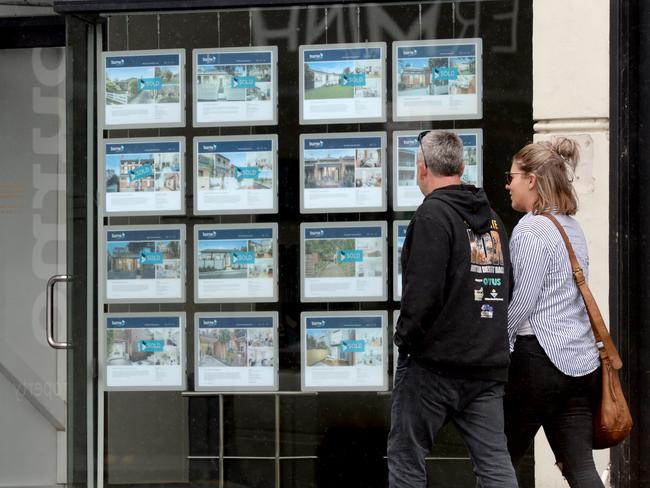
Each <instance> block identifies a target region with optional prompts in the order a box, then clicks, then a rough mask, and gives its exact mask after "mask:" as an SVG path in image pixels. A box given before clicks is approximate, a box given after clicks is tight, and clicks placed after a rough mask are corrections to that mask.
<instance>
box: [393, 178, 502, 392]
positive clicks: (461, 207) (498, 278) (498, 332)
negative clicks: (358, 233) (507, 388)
mask: <svg viewBox="0 0 650 488" xmlns="http://www.w3.org/2000/svg"><path fill="white" fill-rule="evenodd" d="M401 262H402V273H403V274H402V300H401V309H400V318H399V321H398V324H397V327H396V332H395V345H397V346H398V347H399V348H400V352H405V353H409V354H411V355H412V356H413V357H414V358H415V360H417V361H419V362H421V363H422V364H424V365H426V366H427V367H430V368H431V369H432V370H434V371H436V372H438V373H440V374H445V375H448V376H455V377H462V378H478V379H488V380H497V381H505V380H506V378H507V367H508V363H509V350H508V338H507V307H508V292H509V289H510V287H509V283H510V257H509V254H508V238H507V234H506V233H505V229H504V227H503V224H502V223H501V220H500V219H499V217H498V216H497V215H496V213H494V211H493V210H492V209H491V208H490V205H489V202H488V200H487V196H486V195H485V192H484V191H483V190H482V189H479V188H475V187H473V186H468V185H453V186H447V187H444V188H440V189H437V190H435V191H433V192H432V193H431V194H429V195H427V197H426V198H425V199H424V202H423V203H422V205H421V206H420V207H419V208H418V210H417V211H416V213H415V216H414V217H413V219H412V220H411V222H410V224H409V227H408V230H407V233H406V239H405V241H404V246H403V248H402V257H401Z"/></svg>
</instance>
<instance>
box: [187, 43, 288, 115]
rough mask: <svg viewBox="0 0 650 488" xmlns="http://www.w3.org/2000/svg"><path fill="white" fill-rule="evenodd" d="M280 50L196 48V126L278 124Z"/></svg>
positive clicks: (271, 48)
mask: <svg viewBox="0 0 650 488" xmlns="http://www.w3.org/2000/svg"><path fill="white" fill-rule="evenodd" d="M277 52H278V51H277V47H274V46H273V47H254V48H224V49H209V50H205V49H195V50H194V51H193V58H194V126H195V127H201V126H228V125H245V126H250V125H261V124H262V125H273V124H277V110H276V109H277V95H276V93H277Z"/></svg>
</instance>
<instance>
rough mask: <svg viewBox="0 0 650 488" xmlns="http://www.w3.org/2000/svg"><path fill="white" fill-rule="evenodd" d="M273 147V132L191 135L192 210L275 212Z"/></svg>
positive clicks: (203, 211) (275, 187)
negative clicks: (258, 134) (192, 166)
mask: <svg viewBox="0 0 650 488" xmlns="http://www.w3.org/2000/svg"><path fill="white" fill-rule="evenodd" d="M276 148H277V136H276V135H271V136H229V137H200V138H195V139H194V151H195V153H194V185H195V189H194V212H195V213H196V214H215V213H219V214H224V213H240V214H250V213H275V212H277V209H278V198H277V197H278V190H277V151H276Z"/></svg>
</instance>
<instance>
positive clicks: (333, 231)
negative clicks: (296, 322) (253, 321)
mask: <svg viewBox="0 0 650 488" xmlns="http://www.w3.org/2000/svg"><path fill="white" fill-rule="evenodd" d="M301 235H302V239H301V243H300V244H301V246H300V247H301V277H302V279H301V296H302V300H303V301H305V302H327V301H341V302H345V301H372V300H386V299H387V297H386V295H387V290H386V279H387V272H386V266H387V264H386V263H387V262H388V259H387V257H386V222H350V223H343V222H341V223H329V224H328V223H321V224H302V225H301Z"/></svg>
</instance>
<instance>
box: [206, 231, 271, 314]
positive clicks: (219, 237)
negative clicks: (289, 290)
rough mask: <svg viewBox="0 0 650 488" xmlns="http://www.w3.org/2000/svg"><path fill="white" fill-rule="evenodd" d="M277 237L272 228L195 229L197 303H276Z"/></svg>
mask: <svg viewBox="0 0 650 488" xmlns="http://www.w3.org/2000/svg"><path fill="white" fill-rule="evenodd" d="M277 233H278V225H277V224H275V223H273V224H224V225H197V226H195V227H194V301H195V302H197V303H199V302H220V303H224V302H276V301H277V300H278V287H277V269H278V254H277Z"/></svg>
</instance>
